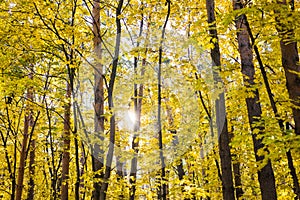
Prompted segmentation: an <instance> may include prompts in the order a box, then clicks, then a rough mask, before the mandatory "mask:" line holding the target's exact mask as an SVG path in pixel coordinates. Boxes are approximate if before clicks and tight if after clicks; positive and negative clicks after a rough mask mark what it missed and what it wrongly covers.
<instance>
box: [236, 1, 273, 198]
mask: <svg viewBox="0 0 300 200" xmlns="http://www.w3.org/2000/svg"><path fill="white" fill-rule="evenodd" d="M233 8H234V10H238V9H241V8H242V4H241V2H240V1H238V0H233ZM245 20H246V19H245V15H241V16H239V17H237V18H236V28H237V38H238V44H239V53H240V57H241V63H242V73H243V80H244V84H245V86H246V87H248V88H249V89H250V88H251V87H253V86H254V85H255V81H254V75H255V69H254V65H253V53H252V46H251V44H250V39H249V33H248V31H247V26H246V22H245ZM246 104H247V110H248V118H249V123H250V127H251V130H252V132H254V129H256V128H258V129H259V133H258V134H252V139H253V143H254V151H255V157H256V161H257V162H259V161H262V160H264V159H265V158H264V156H259V155H258V150H259V149H264V144H263V143H262V137H261V136H260V135H261V134H263V131H264V127H263V126H259V127H255V125H254V124H255V122H257V121H259V120H260V119H261V106H260V103H259V93H258V90H257V89H256V90H255V91H254V97H248V98H246ZM258 136H260V137H258ZM258 181H259V184H260V190H261V195H262V199H263V200H275V199H277V194H276V187H275V177H274V172H273V169H272V165H271V161H270V160H269V159H268V161H267V164H266V165H265V166H264V167H263V168H261V170H259V171H258Z"/></svg>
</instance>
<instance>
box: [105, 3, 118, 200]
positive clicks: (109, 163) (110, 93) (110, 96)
mask: <svg viewBox="0 0 300 200" xmlns="http://www.w3.org/2000/svg"><path fill="white" fill-rule="evenodd" d="M122 7H123V0H119V1H118V7H117V9H116V25H117V33H116V43H115V53H114V58H113V63H112V70H111V75H110V80H109V88H108V107H109V110H110V111H113V108H114V101H113V91H114V84H115V79H116V75H117V67H118V64H119V54H120V44H121V32H122V26H121V19H120V15H121V13H122ZM115 134H116V124H115V115H114V113H112V116H111V117H110V134H109V142H110V144H109V147H108V152H107V155H106V167H105V173H104V177H103V183H102V185H101V190H100V200H105V199H106V192H107V189H108V184H109V183H108V181H109V178H110V174H111V170H112V160H113V154H114V145H115Z"/></svg>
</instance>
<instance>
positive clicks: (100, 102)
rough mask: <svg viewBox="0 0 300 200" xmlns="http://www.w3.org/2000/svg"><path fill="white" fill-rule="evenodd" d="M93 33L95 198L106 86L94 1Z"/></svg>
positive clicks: (97, 6) (97, 7)
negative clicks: (94, 63) (94, 60)
mask: <svg viewBox="0 0 300 200" xmlns="http://www.w3.org/2000/svg"><path fill="white" fill-rule="evenodd" d="M93 5H94V6H93V11H92V12H93V33H94V52H95V55H96V58H97V61H96V69H95V72H94V73H95V75H94V101H95V120H94V121H95V122H94V124H95V127H94V130H95V133H96V134H97V136H98V138H99V141H98V142H99V143H96V144H94V146H93V153H92V165H93V172H95V176H94V190H93V199H96V200H98V199H99V198H100V189H101V183H100V180H101V179H103V172H102V169H103V163H104V160H103V153H104V152H103V147H102V144H101V143H102V141H103V139H104V138H103V131H104V117H103V113H104V88H103V77H102V76H103V66H102V63H101V59H102V45H101V32H100V10H101V9H100V3H99V1H96V0H95V1H93Z"/></svg>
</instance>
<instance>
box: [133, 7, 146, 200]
mask: <svg viewBox="0 0 300 200" xmlns="http://www.w3.org/2000/svg"><path fill="white" fill-rule="evenodd" d="M142 9H143V8H142ZM143 26H144V19H143V14H142V20H141V22H140V33H139V37H142V33H143ZM139 46H140V42H137V45H136V47H137V48H138V47H139ZM145 54H147V48H146V52H145ZM138 61H139V58H138V57H134V75H135V76H137V75H138ZM145 65H146V59H145V58H144V59H143V60H142V68H141V74H140V75H141V76H144V72H145V69H144V67H145ZM133 90H134V91H133V92H134V114H135V117H136V120H135V121H134V122H133V123H134V135H133V138H132V143H131V148H132V149H133V150H134V157H133V158H132V160H131V169H130V176H129V178H130V179H129V182H130V193H129V196H130V197H129V199H130V200H134V199H135V192H136V185H135V184H136V175H137V155H138V152H139V149H138V148H139V137H138V134H137V132H138V131H139V130H140V126H141V112H142V98H143V93H144V85H143V84H140V85H138V84H136V83H134V86H133Z"/></svg>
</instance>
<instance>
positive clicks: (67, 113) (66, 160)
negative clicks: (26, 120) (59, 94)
mask: <svg viewBox="0 0 300 200" xmlns="http://www.w3.org/2000/svg"><path fill="white" fill-rule="evenodd" d="M70 84H71V83H67V88H66V103H65V105H64V134H63V158H62V171H61V176H62V177H61V182H62V184H61V200H67V199H68V190H69V189H68V186H69V183H68V179H69V166H70V165H69V164H70V137H71V135H70V133H71V130H70V129H71V127H70V125H71V123H70V117H71V86H70Z"/></svg>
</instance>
